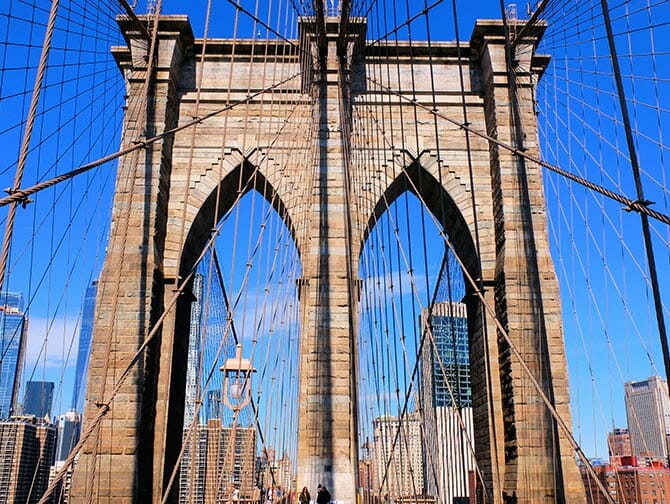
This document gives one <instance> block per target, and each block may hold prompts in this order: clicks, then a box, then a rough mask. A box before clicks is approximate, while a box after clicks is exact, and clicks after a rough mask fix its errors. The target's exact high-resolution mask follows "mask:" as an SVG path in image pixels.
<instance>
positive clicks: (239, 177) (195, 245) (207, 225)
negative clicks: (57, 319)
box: [163, 160, 299, 502]
mask: <svg viewBox="0 0 670 504" xmlns="http://www.w3.org/2000/svg"><path fill="white" fill-rule="evenodd" d="M252 191H256V192H258V193H259V194H260V195H261V196H262V197H263V198H264V199H265V200H266V201H267V203H268V204H269V205H270V206H271V207H272V208H273V209H274V210H275V211H276V212H277V214H278V216H279V218H280V219H281V220H282V221H283V223H284V225H285V226H286V228H287V229H288V232H289V234H290V236H291V239H292V240H293V242H294V244H295V245H296V250H297V251H298V254H299V249H298V246H297V242H296V233H295V227H294V225H293V222H292V220H291V217H290V215H289V213H288V210H287V207H286V205H285V204H284V202H283V201H282V199H281V197H280V196H279V193H278V191H277V190H276V188H275V187H274V186H273V185H272V184H271V183H270V182H269V181H268V179H267V178H266V177H265V176H264V175H263V173H262V172H261V171H260V170H259V169H257V168H256V167H255V166H254V165H252V164H251V163H249V162H248V161H246V160H244V161H243V162H242V163H241V164H240V165H238V166H237V168H236V169H234V170H232V171H231V172H230V173H228V174H227V175H226V176H225V177H223V178H222V179H221V181H220V183H219V185H218V186H217V187H215V188H214V189H213V190H212V191H211V193H210V194H209V196H208V197H207V199H206V200H205V201H204V203H203V204H202V206H201V207H200V209H199V211H198V214H197V215H196V217H195V219H194V220H193V222H192V224H191V228H190V229H189V231H188V233H187V236H186V239H185V242H184V244H183V249H182V254H181V261H180V265H179V274H180V277H181V278H186V276H188V275H189V274H190V273H191V272H192V271H194V269H195V266H196V261H197V260H198V258H199V256H200V255H201V253H202V251H203V249H204V247H205V246H206V244H207V241H208V240H209V239H210V238H211V236H212V228H213V227H214V226H216V225H217V224H218V222H220V221H221V219H223V218H224V216H226V214H227V213H228V212H229V211H230V210H231V209H233V208H234V207H235V205H236V204H238V203H239V201H240V200H241V198H242V197H243V196H244V195H246V194H247V193H250V192H252ZM215 217H216V218H217V220H218V222H217V223H215V222H214V219H215ZM192 284H193V278H191V279H190V281H189V283H188V285H187V286H186V288H185V289H184V294H183V295H181V296H180V297H179V299H178V300H177V305H176V308H175V318H174V337H173V340H172V344H173V348H172V360H171V369H170V370H169V371H168V373H169V375H170V384H169V398H168V399H167V401H166V402H167V403H168V413H167V426H166V430H167V436H166V438H167V439H168V440H169V441H168V443H167V445H166V446H165V459H164V468H165V470H164V471H163V474H164V476H163V489H164V490H165V489H166V488H167V487H168V485H169V479H170V477H171V473H172V470H173V468H174V467H175V466H176V465H177V464H178V460H179V454H180V450H181V444H182V443H181V441H182V433H183V429H184V410H185V400H186V391H185V386H186V372H187V365H186V357H185V356H186V355H187V354H188V345H189V337H190V324H191V303H192V302H193V295H192V294H191V291H192ZM178 492H179V483H178V482H177V483H176V484H172V486H171V488H170V496H171V499H173V500H174V501H175V502H176V499H177V496H178Z"/></svg>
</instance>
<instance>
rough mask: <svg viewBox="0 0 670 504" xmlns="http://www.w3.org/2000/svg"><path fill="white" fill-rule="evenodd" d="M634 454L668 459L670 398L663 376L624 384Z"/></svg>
mask: <svg viewBox="0 0 670 504" xmlns="http://www.w3.org/2000/svg"><path fill="white" fill-rule="evenodd" d="M624 392H625V402H626V416H627V418H628V430H629V432H630V443H631V450H632V454H633V455H635V456H637V457H645V458H650V459H654V458H657V459H662V460H664V461H666V462H667V460H668V437H669V436H670V399H669V398H668V384H667V383H666V382H665V380H663V379H661V378H660V377H659V376H652V377H651V378H648V379H647V380H642V381H636V382H628V383H626V384H624Z"/></svg>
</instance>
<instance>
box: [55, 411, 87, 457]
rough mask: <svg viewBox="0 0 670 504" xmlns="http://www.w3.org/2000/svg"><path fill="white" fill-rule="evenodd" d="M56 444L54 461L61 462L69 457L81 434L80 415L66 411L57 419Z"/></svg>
mask: <svg viewBox="0 0 670 504" xmlns="http://www.w3.org/2000/svg"><path fill="white" fill-rule="evenodd" d="M57 428H58V443H57V445H56V461H58V462H63V461H65V459H66V458H67V457H68V455H70V452H71V451H72V448H73V447H74V446H75V445H76V444H77V443H78V442H79V435H80V434H81V414H80V413H77V412H76V411H67V412H65V413H63V414H62V415H61V416H60V417H59V418H58V424H57Z"/></svg>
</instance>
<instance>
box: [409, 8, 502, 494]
mask: <svg viewBox="0 0 670 504" xmlns="http://www.w3.org/2000/svg"><path fill="white" fill-rule="evenodd" d="M424 13H425V16H424V17H425V22H426V38H427V40H428V52H429V54H428V58H429V66H430V85H431V91H432V97H433V109H435V110H436V109H437V102H436V99H435V94H436V88H435V75H434V69H433V58H432V47H431V36H430V21H429V17H428V3H427V0H424ZM452 16H453V27H454V34H455V37H456V47H457V61H458V75H459V86H460V96H461V108H462V112H463V123H464V124H468V123H469V120H468V113H467V104H466V97H465V96H466V91H465V79H464V73H463V56H462V53H461V40H460V35H459V26H458V11H457V8H456V1H455V0H452ZM433 131H434V135H435V145H436V149H437V163H438V183H439V185H440V187H443V181H442V163H441V161H442V157H441V156H442V155H441V152H440V150H441V149H440V136H439V130H438V121H437V117H436V116H433ZM464 135H465V150H466V156H467V164H468V175H469V184H470V193H471V204H472V212H473V227H474V229H473V231H474V237H475V252H476V254H477V258H478V261H477V267H478V276H479V280H480V283H481V282H482V280H483V279H482V277H481V276H482V272H481V247H480V236H479V224H478V217H477V201H476V191H475V187H474V170H473V164H472V152H471V143H470V133H469V132H468V131H465V132H464ZM441 213H442V215H441V216H440V221H442V222H446V217H445V215H444V205H441ZM445 257H447V254H446V253H445ZM447 272H448V270H447ZM438 281H439V279H438ZM448 285H449V287H450V288H451V285H450V284H448ZM437 286H438V284H436V289H437ZM449 299H450V301H451V296H450V297H449ZM430 306H432V304H431V305H430ZM480 319H481V321H482V331H483V333H484V335H483V337H484V340H485V341H486V340H487V339H488V335H487V330H486V324H485V315H484V313H483V310H482V311H481V313H480ZM422 334H423V331H422ZM430 336H431V339H432V332H431V334H430ZM422 337H423V336H422ZM455 341H456V339H455V337H454V344H455ZM432 344H433V346H434V351H435V352H436V354H437V356H438V359H439V364H440V370H441V372H442V374H443V376H444V377H445V383H447V386H448V389H449V394H450V396H451V400H452V401H453V404H459V405H460V399H459V400H458V401H456V400H455V398H454V394H453V392H452V390H451V388H452V387H451V384H450V383H449V380H448V379H447V378H446V375H445V370H444V367H443V363H442V360H441V356H440V355H439V353H437V347H436V346H435V342H434V340H433V342H432ZM455 355H456V351H455V349H454V356H455ZM486 357H487V363H486V372H487V373H488V374H489V375H490V373H491V364H490V362H488V353H486ZM459 366H460V364H459V363H458V361H457V366H456V374H457V375H458V374H459ZM487 378H488V379H487V384H488V388H487V392H488V394H489V401H487V404H488V405H489V414H490V415H492V410H493V405H492V404H491V398H492V397H493V395H492V392H493V391H492V389H491V388H490V387H491V385H490V383H491V381H490V376H488V377H487ZM457 386H458V387H460V380H457ZM457 392H458V394H459V397H460V391H457ZM457 416H458V421H459V423H460V427H461V433H460V434H461V438H462V435H463V433H465V436H466V439H467V444H468V448H469V449H470V451H471V454H472V456H474V455H475V452H474V445H473V442H472V440H470V437H469V434H468V432H467V431H466V427H465V423H464V421H463V418H462V416H461V415H460V409H459V410H458V415H457ZM495 428H496V426H495V423H493V424H492V429H493V431H494V436H493V437H494V439H495ZM460 444H461V448H463V443H462V442H461V443H460ZM493 452H494V458H495V460H497V455H498V451H497V450H493ZM465 457H466V454H465V453H464V452H463V451H461V458H462V463H463V467H465V466H466V459H465ZM475 464H476V467H477V472H478V475H479V477H480V478H481V481H482V483H484V479H483V475H482V473H481V470H480V468H479V466H478V464H477V463H476V462H475ZM496 465H498V464H497V463H496ZM496 474H497V475H498V486H499V488H502V484H501V481H500V477H499V472H498V471H496ZM463 477H464V478H467V475H466V473H465V471H464V472H463ZM451 480H452V478H449V481H450V482H451ZM462 483H463V486H464V487H467V486H468V482H467V479H466V480H465V481H463V482H462ZM482 486H483V488H484V492H485V493H486V487H485V485H482ZM472 491H474V489H472Z"/></svg>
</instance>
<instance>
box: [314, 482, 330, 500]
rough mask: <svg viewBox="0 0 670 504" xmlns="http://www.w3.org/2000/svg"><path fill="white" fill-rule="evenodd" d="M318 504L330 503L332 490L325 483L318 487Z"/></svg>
mask: <svg viewBox="0 0 670 504" xmlns="http://www.w3.org/2000/svg"><path fill="white" fill-rule="evenodd" d="M316 504H330V492H329V491H328V489H327V488H326V487H325V486H323V485H319V486H318V488H317V492H316Z"/></svg>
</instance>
